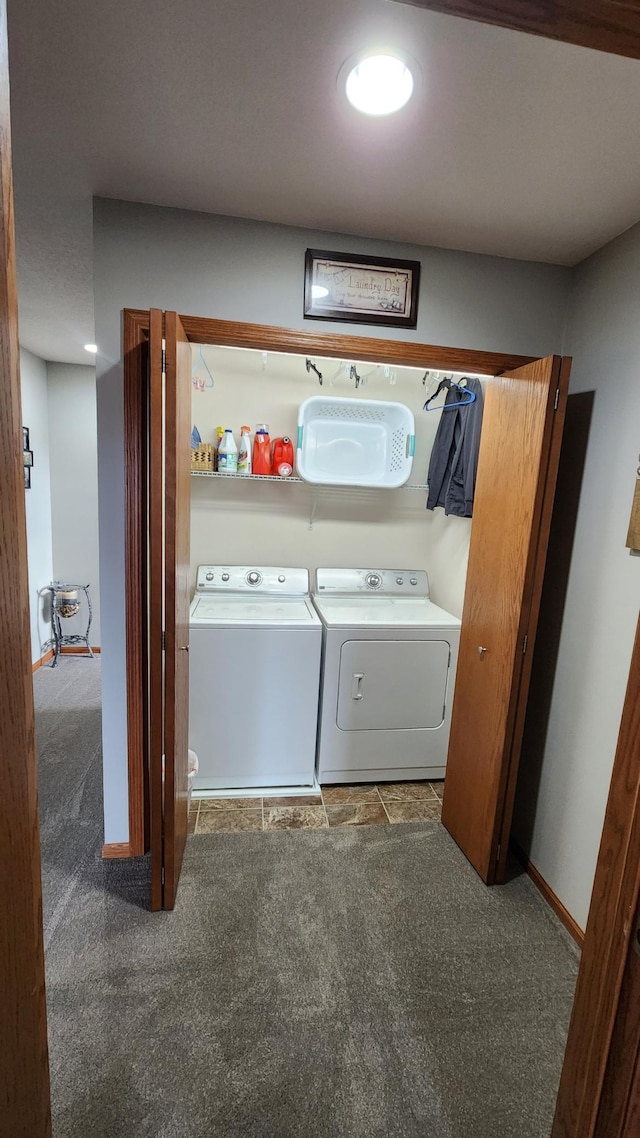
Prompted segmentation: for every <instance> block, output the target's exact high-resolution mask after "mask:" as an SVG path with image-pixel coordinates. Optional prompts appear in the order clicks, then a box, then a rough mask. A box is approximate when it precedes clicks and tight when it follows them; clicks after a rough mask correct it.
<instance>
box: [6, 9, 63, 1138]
mask: <svg viewBox="0 0 640 1138" xmlns="http://www.w3.org/2000/svg"><path fill="white" fill-rule="evenodd" d="M0 486H1V487H2V491H1V492H0V628H2V636H1V637H0V756H1V758H0V865H1V866H2V872H1V873H0V1009H1V1011H0V1056H1V1059H0V1104H1V1105H0V1112H1V1120H0V1131H1V1132H2V1134H3V1135H11V1136H12V1138H13V1136H15V1138H19V1136H21V1138H22V1136H23V1138H27V1136H28V1138H50V1135H51V1104H50V1092H49V1062H48V1052H47V1013H46V1001H45V977H44V952H43V931H42V887H41V869H40V832H39V826H38V793H37V765H36V750H35V727H34V711H33V681H32V671H31V669H32V666H33V665H32V660H31V633H30V617H29V591H28V561H27V530H26V521H25V495H24V478H23V473H22V411H21V398H20V348H19V344H18V301H17V296H16V275H15V235H14V222H13V191H12V182H11V124H10V113H9V65H8V47H7V11H6V0H1V2H0Z"/></svg>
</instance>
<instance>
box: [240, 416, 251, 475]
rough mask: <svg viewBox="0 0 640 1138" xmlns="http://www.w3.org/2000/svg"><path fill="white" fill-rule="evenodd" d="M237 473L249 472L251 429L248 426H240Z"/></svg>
mask: <svg viewBox="0 0 640 1138" xmlns="http://www.w3.org/2000/svg"><path fill="white" fill-rule="evenodd" d="M238 474H251V431H250V430H249V428H248V427H240V447H239V450H238Z"/></svg>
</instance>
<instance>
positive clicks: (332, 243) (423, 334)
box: [94, 199, 571, 842]
mask: <svg viewBox="0 0 640 1138" xmlns="http://www.w3.org/2000/svg"><path fill="white" fill-rule="evenodd" d="M307 247H311V248H334V249H340V250H343V251H346V252H354V253H357V252H362V253H377V254H378V255H383V256H397V257H404V258H410V259H413V260H419V261H421V264H422V281H421V295H420V308H419V316H418V327H417V329H416V330H415V331H414V332H412V333H411V335H408V334H407V333H406V332H405V331H404V330H399V331H398V332H397V333H396V334H395V338H398V339H412V340H415V341H418V342H425V343H432V344H447V345H451V346H456V347H464V348H476V349H487V350H495V351H506V352H517V353H521V354H525V355H546V354H549V353H552V352H557V351H558V350H559V348H560V344H561V334H562V326H563V321H564V316H565V309H566V302H567V298H568V290H569V286H570V280H571V273H570V271H569V270H567V269H564V268H561V267H558V266H549V265H542V264H537V263H536V264H533V263H528V262H521V261H511V260H505V259H502V258H499V257H484V256H479V255H476V254H466V253H457V252H451V251H449V250H444V249H426V248H420V247H416V246H411V245H399V244H395V243H393V242H384V241H374V240H370V239H365V238H361V237H353V236H349V237H347V236H344V235H340V234H327V233H321V232H316V231H312V230H303V229H294V228H288V227H285V226H275V225H269V224H264V223H260V222H253V221H245V220H239V219H236V218H228V217H213V216H209V215H207V214H202V213H189V212H186V211H181V210H170V209H163V208H160V207H154V206H144V205H138V204H135V203H129V202H116V201H106V200H104V199H97V200H96V201H95V202H94V288H95V312H96V338H97V343H98V345H99V349H100V352H99V356H98V359H97V362H96V367H97V386H98V477H99V502H100V517H99V526H100V551H101V552H100V559H101V560H100V576H101V599H102V606H103V609H106V610H108V611H109V614H110V618H109V622H108V623H105V624H104V626H103V628H102V633H101V639H102V650H103V670H102V674H103V701H104V711H105V714H104V717H103V746H104V787H105V795H104V798H105V841H107V842H123V841H126V840H127V837H128V821H127V738H126V675H125V625H124V605H123V591H124V531H123V517H124V480H123V402H122V364H121V355H122V350H121V310H122V309H123V308H125V307H132V308H143V309H148V308H149V307H159V308H165V309H177V310H178V311H179V312H182V313H185V314H189V315H196V316H209V317H218V318H226V319H230V320H246V321H250V322H256V323H263V324H275V325H283V326H288V327H294V328H309V329H313V330H314V331H328V332H330V331H341V332H345V331H348V332H349V334H352V335H353V334H355V335H358V334H362V333H363V328H362V326H358V325H347V324H332V323H324V322H323V323H322V324H319V323H318V322H317V321H311V320H304V319H303V316H302V285H303V266H304V251H305V249H306V248H307ZM394 332H395V330H394V329H388V328H377V327H375V326H371V327H369V326H367V327H366V329H365V334H366V335H367V336H376V335H379V336H381V337H384V338H390V337H393V335H394Z"/></svg>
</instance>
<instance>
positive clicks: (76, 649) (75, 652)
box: [51, 644, 102, 656]
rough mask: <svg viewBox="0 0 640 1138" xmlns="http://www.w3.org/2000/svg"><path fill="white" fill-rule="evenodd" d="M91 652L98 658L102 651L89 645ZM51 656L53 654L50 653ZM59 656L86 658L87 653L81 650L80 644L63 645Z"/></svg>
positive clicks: (83, 649) (85, 650)
mask: <svg viewBox="0 0 640 1138" xmlns="http://www.w3.org/2000/svg"><path fill="white" fill-rule="evenodd" d="M91 651H92V652H95V654H96V656H99V655H100V653H101V651H102V649H101V648H100V647H99V645H97V644H92V645H91ZM51 655H53V652H52V653H51ZM60 655H61V656H88V655H89V653H88V652H87V649H86V648H83V647H82V645H80V644H78V645H75V644H65V646H64V648H61V649H60Z"/></svg>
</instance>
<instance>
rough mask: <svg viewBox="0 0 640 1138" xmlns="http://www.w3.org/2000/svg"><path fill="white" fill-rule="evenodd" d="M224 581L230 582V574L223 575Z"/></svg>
mask: <svg viewBox="0 0 640 1138" xmlns="http://www.w3.org/2000/svg"><path fill="white" fill-rule="evenodd" d="M222 580H223V581H228V580H229V574H228V573H223V574H222Z"/></svg>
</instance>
